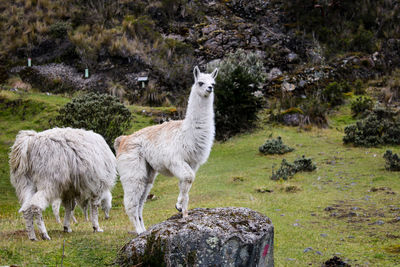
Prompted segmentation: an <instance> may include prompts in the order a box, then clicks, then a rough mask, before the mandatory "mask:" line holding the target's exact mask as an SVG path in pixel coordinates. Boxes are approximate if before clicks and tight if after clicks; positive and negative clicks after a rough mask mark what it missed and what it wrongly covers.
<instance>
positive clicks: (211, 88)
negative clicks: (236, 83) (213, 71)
mask: <svg viewBox="0 0 400 267" xmlns="http://www.w3.org/2000/svg"><path fill="white" fill-rule="evenodd" d="M213 89H214V88H213V87H212V86H209V87H208V88H207V89H206V91H207V92H209V93H211V92H212V91H213Z"/></svg>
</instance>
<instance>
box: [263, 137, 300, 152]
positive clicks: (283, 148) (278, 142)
mask: <svg viewBox="0 0 400 267" xmlns="http://www.w3.org/2000/svg"><path fill="white" fill-rule="evenodd" d="M258 150H259V151H260V152H261V153H263V154H285V153H288V152H292V151H293V150H294V148H291V147H288V146H287V145H285V144H283V142H282V138H281V137H280V136H278V138H277V139H268V140H267V141H265V143H264V144H263V145H262V146H260V147H259V148H258Z"/></svg>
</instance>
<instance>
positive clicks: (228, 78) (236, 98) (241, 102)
mask: <svg viewBox="0 0 400 267" xmlns="http://www.w3.org/2000/svg"><path fill="white" fill-rule="evenodd" d="M262 73H263V71H262V62H261V60H260V59H259V58H258V57H257V56H256V55H255V54H253V53H245V52H244V51H242V50H239V51H238V52H236V53H235V54H230V55H228V57H227V58H226V59H225V60H224V61H223V62H222V63H221V64H220V71H219V74H218V77H217V82H216V86H215V124H216V139H217V140H226V139H228V138H230V137H232V136H234V135H235V134H238V133H241V132H245V131H248V130H250V129H252V128H254V127H255V126H256V122H257V120H258V117H257V113H258V111H259V110H260V109H261V108H262V98H261V97H258V96H256V95H255V92H256V91H257V90H258V84H259V83H260V82H261V81H262V79H263V76H262Z"/></svg>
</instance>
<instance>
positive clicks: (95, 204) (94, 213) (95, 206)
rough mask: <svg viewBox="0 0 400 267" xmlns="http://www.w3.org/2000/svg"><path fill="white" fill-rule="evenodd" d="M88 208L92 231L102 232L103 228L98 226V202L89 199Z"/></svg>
mask: <svg viewBox="0 0 400 267" xmlns="http://www.w3.org/2000/svg"><path fill="white" fill-rule="evenodd" d="M90 204H91V206H90V210H91V214H92V218H91V219H92V224H93V231H94V232H103V229H101V228H100V226H99V206H100V205H99V203H98V201H93V200H92V201H90Z"/></svg>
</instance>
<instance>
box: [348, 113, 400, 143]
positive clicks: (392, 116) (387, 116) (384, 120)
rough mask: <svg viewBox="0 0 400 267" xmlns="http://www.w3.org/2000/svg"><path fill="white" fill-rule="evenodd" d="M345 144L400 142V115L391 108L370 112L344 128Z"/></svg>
mask: <svg viewBox="0 0 400 267" xmlns="http://www.w3.org/2000/svg"><path fill="white" fill-rule="evenodd" d="M344 132H345V134H346V135H345V136H344V137H343V142H344V143H345V144H354V145H355V146H365V147H371V146H377V145H384V144H394V145H398V144H400V116H399V115H398V114H397V113H396V112H394V111H393V110H390V109H384V108H377V109H374V110H373V111H371V112H369V114H368V115H367V117H366V118H365V119H362V120H359V121H357V123H356V124H355V125H350V126H347V127H346V128H345V129H344Z"/></svg>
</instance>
